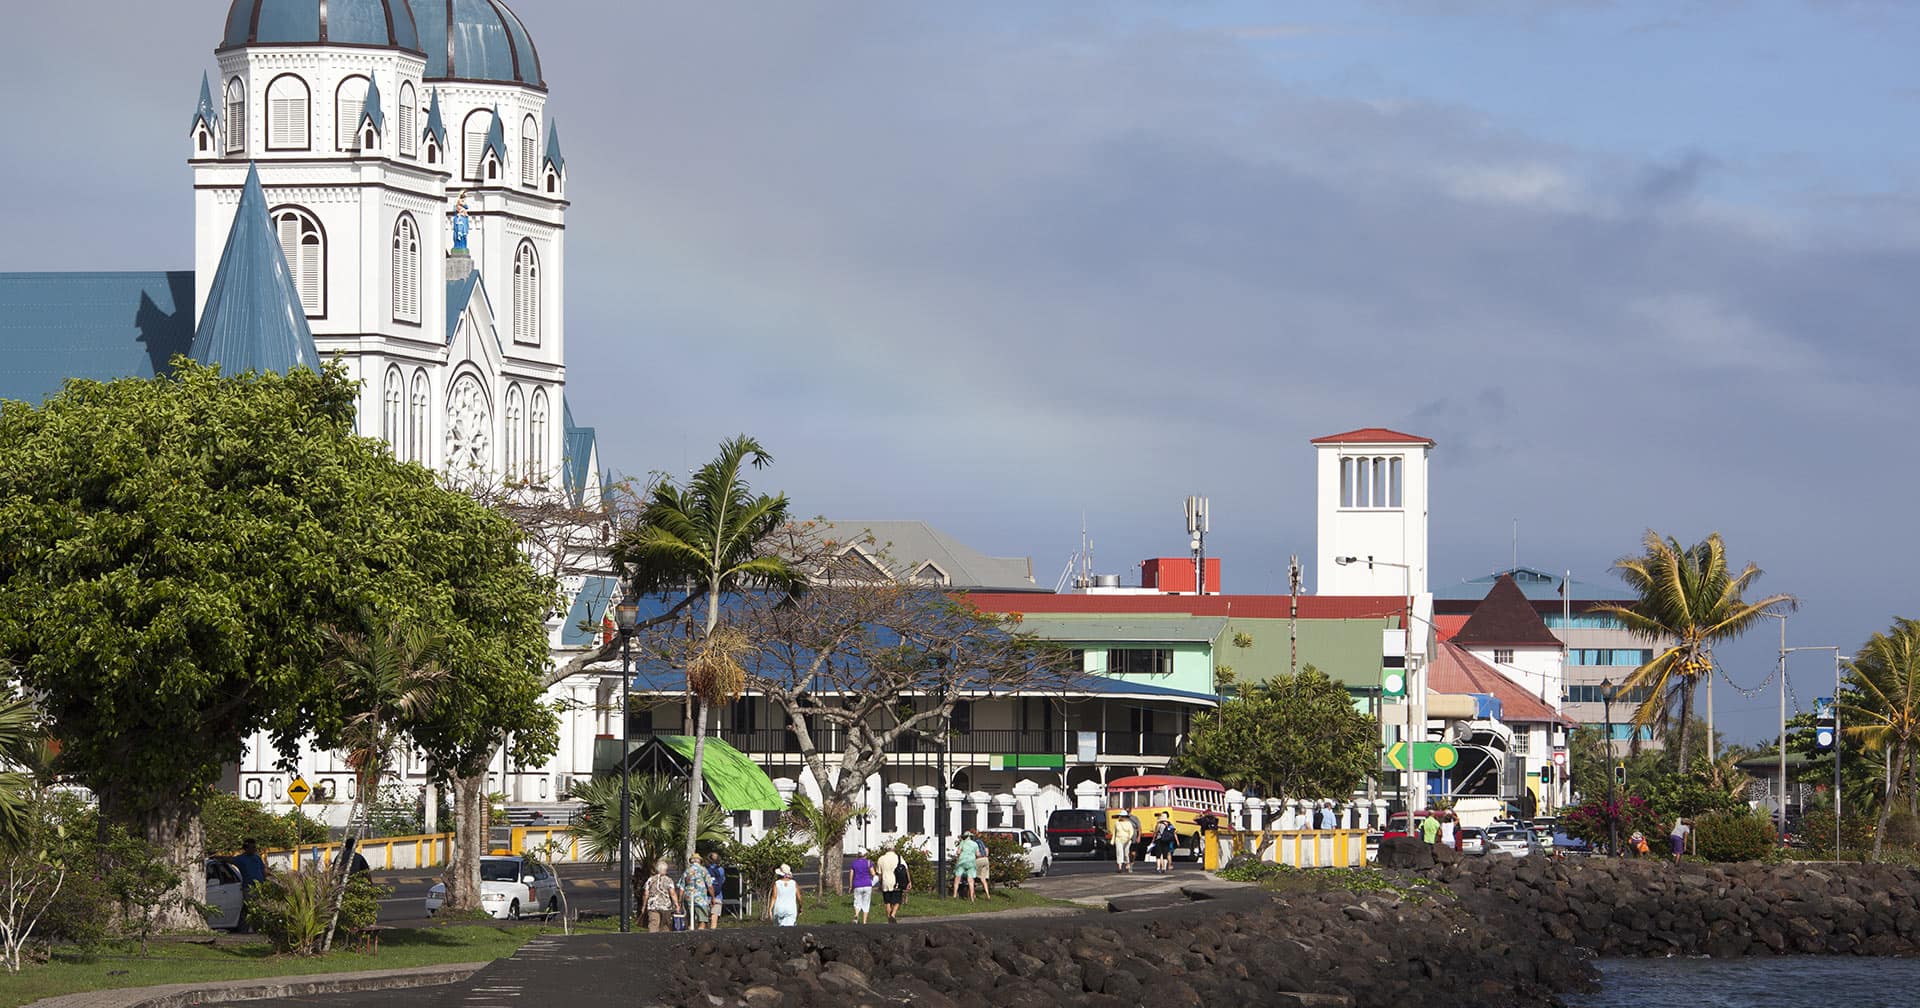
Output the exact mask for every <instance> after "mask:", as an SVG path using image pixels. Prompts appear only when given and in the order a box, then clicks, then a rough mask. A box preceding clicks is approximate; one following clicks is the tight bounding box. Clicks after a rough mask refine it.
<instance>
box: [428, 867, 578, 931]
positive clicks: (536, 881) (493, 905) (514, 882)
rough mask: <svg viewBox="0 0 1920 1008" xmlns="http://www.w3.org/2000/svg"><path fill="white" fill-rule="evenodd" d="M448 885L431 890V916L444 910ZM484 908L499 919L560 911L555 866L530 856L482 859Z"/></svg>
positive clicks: (512, 918) (436, 885)
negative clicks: (549, 865) (441, 907)
mask: <svg viewBox="0 0 1920 1008" xmlns="http://www.w3.org/2000/svg"><path fill="white" fill-rule="evenodd" d="M446 899H447V884H446V883H445V882H436V883H434V886H433V888H432V889H429V890H427V916H429V917H431V916H433V915H434V914H437V913H439V912H440V904H442V903H444V902H446ZM480 909H482V910H485V911H486V912H487V916H489V917H494V918H497V919H499V920H519V919H520V918H521V917H523V916H533V915H535V914H556V913H559V912H560V879H559V878H557V877H556V876H555V875H554V874H553V869H551V868H549V867H547V866H546V865H544V864H541V863H540V862H538V861H534V860H531V859H528V858H519V857H512V856H501V855H490V856H487V857H482V858H481V859H480Z"/></svg>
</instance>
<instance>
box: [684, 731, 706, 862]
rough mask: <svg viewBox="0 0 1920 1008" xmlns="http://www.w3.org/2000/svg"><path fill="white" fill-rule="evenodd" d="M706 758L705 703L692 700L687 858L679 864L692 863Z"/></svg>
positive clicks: (704, 782)
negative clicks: (691, 768)
mask: <svg viewBox="0 0 1920 1008" xmlns="http://www.w3.org/2000/svg"><path fill="white" fill-rule="evenodd" d="M706 756H707V702H706V701H705V700H702V699H700V698H699V697H694V698H693V772H692V773H690V774H688V775H687V856H686V859H685V860H683V861H681V862H680V863H681V864H683V865H690V864H692V863H693V854H694V850H693V848H694V841H695V840H696V839H697V838H698V837H699V836H700V799H701V798H703V797H705V795H703V794H702V793H701V792H702V791H703V790H705V787H706V777H705V776H704V773H705V771H704V769H703V768H702V766H701V764H702V763H703V762H704V761H705V759H706Z"/></svg>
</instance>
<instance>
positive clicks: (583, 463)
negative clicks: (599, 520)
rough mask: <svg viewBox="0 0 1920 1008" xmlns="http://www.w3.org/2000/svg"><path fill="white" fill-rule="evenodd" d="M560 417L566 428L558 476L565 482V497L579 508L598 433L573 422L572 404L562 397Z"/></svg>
mask: <svg viewBox="0 0 1920 1008" xmlns="http://www.w3.org/2000/svg"><path fill="white" fill-rule="evenodd" d="M560 416H561V419H562V422H563V423H564V424H565V426H566V454H565V457H564V458H562V459H561V461H560V475H561V478H562V479H564V480H566V484H567V497H568V498H570V499H571V500H572V501H573V506H574V507H581V506H583V505H584V504H586V500H587V480H588V479H589V478H590V477H591V476H592V475H593V449H594V445H595V443H596V442H597V441H598V440H599V432H598V431H596V430H595V429H594V428H592V427H582V426H580V425H578V424H576V423H574V422H573V404H572V403H569V402H567V400H566V398H565V397H564V396H563V397H561V399H560Z"/></svg>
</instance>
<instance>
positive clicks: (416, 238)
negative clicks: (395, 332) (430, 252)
mask: <svg viewBox="0 0 1920 1008" xmlns="http://www.w3.org/2000/svg"><path fill="white" fill-rule="evenodd" d="M393 317H394V319H395V320H396V321H400V322H418V321H420V233H419V230H418V229H417V228H415V227H414V224H413V219H412V218H409V217H402V218H401V219H400V223H399V224H397V225H395V227H394V230H393Z"/></svg>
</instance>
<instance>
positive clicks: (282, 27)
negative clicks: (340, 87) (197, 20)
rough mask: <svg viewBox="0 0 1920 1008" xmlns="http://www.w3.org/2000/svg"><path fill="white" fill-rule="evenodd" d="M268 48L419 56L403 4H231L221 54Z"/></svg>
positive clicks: (384, 0)
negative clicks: (348, 48)
mask: <svg viewBox="0 0 1920 1008" xmlns="http://www.w3.org/2000/svg"><path fill="white" fill-rule="evenodd" d="M255 43H265V44H268V45H274V44H279V45H289V44H291V45H299V44H303V43H304V44H307V45H312V44H315V43H331V44H333V45H368V46H392V47H396V48H400V49H410V50H413V51H414V52H419V51H420V34H419V33H418V32H416V31H415V30H414V27H413V12H412V11H410V10H408V9H407V5H406V3H405V2H404V0H233V6H232V7H231V8H228V10H227V34H226V38H225V39H224V40H223V41H222V42H221V43H220V48H222V49H232V48H235V47H238V46H244V45H253V44H255Z"/></svg>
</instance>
